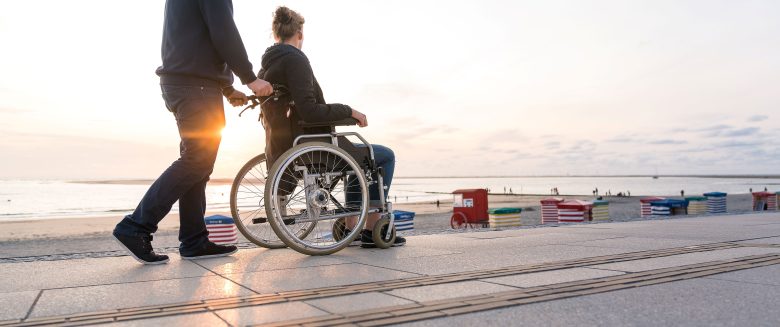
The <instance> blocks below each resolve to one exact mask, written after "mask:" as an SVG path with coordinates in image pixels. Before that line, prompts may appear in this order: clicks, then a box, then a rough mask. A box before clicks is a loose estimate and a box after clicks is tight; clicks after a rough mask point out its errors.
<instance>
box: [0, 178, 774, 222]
mask: <svg viewBox="0 0 780 327" xmlns="http://www.w3.org/2000/svg"><path fill="white" fill-rule="evenodd" d="M150 183H151V182H148V183H143V182H141V183H139V182H121V181H113V182H111V183H83V182H70V181H40V180H38V181H36V180H0V220H19V219H40V218H72V217H90V216H109V215H116V216H117V217H121V216H123V215H126V214H128V213H130V212H132V210H133V208H135V206H136V205H137V204H138V201H139V200H140V199H141V197H142V196H143V195H144V193H145V192H146V189H147V188H148V187H149V184H150ZM554 187H557V188H558V191H559V192H560V194H566V195H591V194H592V191H593V190H594V189H595V188H598V190H599V193H600V194H604V193H605V192H608V191H610V192H611V193H612V194H613V195H616V194H617V193H618V192H624V193H625V192H628V191H630V192H631V195H634V196H637V195H658V196H669V195H678V196H679V194H680V190H685V194H686V195H701V194H702V193H705V192H712V191H719V192H726V193H730V194H744V193H748V192H749V191H750V189H752V190H754V191H759V190H761V191H763V190H764V188H767V189H768V190H770V191H780V179H778V178H720V177H714V178H702V177H661V178H659V179H652V178H650V177H506V178H496V177H459V178H396V179H395V180H394V181H393V185H392V188H391V190H390V193H389V197H390V201H393V202H396V203H408V202H422V201H435V200H437V199H440V200H444V201H448V200H449V199H451V198H452V196H451V195H449V193H451V192H452V191H454V190H456V189H464V188H488V189H490V191H491V193H504V192H507V193H508V192H510V190H511V192H512V193H515V194H550V190H551V188H554ZM505 190H506V191H505ZM229 196H230V184H229V183H226V182H214V183H210V184H209V186H208V187H207V189H206V197H207V202H208V210H209V211H212V212H213V211H223V212H227V211H229V210H230V199H229ZM172 211H173V212H176V211H177V208H176V206H175V205H174V208H173V210H172Z"/></svg>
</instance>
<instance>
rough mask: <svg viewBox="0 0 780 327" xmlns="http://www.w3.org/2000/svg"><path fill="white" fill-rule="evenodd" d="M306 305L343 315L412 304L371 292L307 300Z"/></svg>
mask: <svg viewBox="0 0 780 327" xmlns="http://www.w3.org/2000/svg"><path fill="white" fill-rule="evenodd" d="M306 303H307V304H310V305H313V306H315V307H317V308H320V309H322V310H325V311H328V312H330V313H345V312H352V311H359V310H368V309H375V308H381V307H389V306H396V305H401V304H408V303H412V302H411V301H409V300H405V299H402V298H398V297H395V296H390V295H387V294H382V293H377V292H371V293H362V294H355V295H346V296H336V297H330V298H325V299H317V300H308V301H306Z"/></svg>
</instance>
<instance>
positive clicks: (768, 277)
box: [706, 265, 780, 286]
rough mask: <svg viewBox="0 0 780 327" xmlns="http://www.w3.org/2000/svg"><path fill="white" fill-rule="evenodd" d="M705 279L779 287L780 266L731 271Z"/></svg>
mask: <svg viewBox="0 0 780 327" xmlns="http://www.w3.org/2000/svg"><path fill="white" fill-rule="evenodd" d="M706 278H710V279H717V280H728V281H734V282H743V283H754V284H764V285H774V286H780V265H774V266H767V267H759V268H753V269H746V270H739V271H733V272H728V273H724V274H717V275H712V276H709V277H706Z"/></svg>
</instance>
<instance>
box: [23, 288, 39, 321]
mask: <svg viewBox="0 0 780 327" xmlns="http://www.w3.org/2000/svg"><path fill="white" fill-rule="evenodd" d="M42 294H43V290H39V291H38V295H36V296H35V300H33V303H32V304H31V305H30V309H27V313H26V314H25V315H24V318H22V319H27V318H30V314H31V313H32V312H33V309H35V305H36V304H38V300H40V299H41V295H42Z"/></svg>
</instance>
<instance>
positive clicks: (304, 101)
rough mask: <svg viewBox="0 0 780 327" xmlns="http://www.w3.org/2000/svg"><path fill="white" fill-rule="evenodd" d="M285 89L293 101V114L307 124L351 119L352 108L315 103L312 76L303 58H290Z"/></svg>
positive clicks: (287, 64) (309, 67) (306, 61)
mask: <svg viewBox="0 0 780 327" xmlns="http://www.w3.org/2000/svg"><path fill="white" fill-rule="evenodd" d="M285 68H286V69H285V70H286V71H285V73H286V74H287V88H288V89H289V90H290V95H291V96H292V99H293V101H295V109H296V110H295V112H297V113H298V115H299V116H301V118H302V119H303V121H305V122H307V123H319V122H327V121H336V120H342V119H345V118H349V117H352V108H350V107H349V106H347V105H343V104H340V103H331V104H322V103H317V96H316V93H315V91H314V74H313V73H312V69H311V65H310V64H309V61H308V60H307V59H306V58H305V57H303V56H291V57H290V58H289V59H288V62H287V63H286V65H285Z"/></svg>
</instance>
